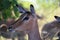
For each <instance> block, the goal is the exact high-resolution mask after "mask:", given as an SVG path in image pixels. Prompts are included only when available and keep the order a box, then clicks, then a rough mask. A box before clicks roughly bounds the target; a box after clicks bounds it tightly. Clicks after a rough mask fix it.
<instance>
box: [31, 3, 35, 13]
mask: <svg viewBox="0 0 60 40" xmlns="http://www.w3.org/2000/svg"><path fill="white" fill-rule="evenodd" d="M30 11H31V13H33V14H35V10H34V6H33V5H32V4H31V5H30Z"/></svg>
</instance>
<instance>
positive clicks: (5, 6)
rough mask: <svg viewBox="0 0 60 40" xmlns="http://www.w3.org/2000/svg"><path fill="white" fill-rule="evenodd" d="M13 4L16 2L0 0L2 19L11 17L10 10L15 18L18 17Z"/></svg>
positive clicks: (14, 0) (13, 0)
mask: <svg viewBox="0 0 60 40" xmlns="http://www.w3.org/2000/svg"><path fill="white" fill-rule="evenodd" d="M15 4H17V1H16V0H0V12H1V15H2V18H3V19H7V18H11V17H13V15H12V10H13V11H14V14H15V16H16V17H18V16H19V13H18V12H17V8H16V7H15ZM15 16H14V17H15ZM0 19H1V18H0Z"/></svg>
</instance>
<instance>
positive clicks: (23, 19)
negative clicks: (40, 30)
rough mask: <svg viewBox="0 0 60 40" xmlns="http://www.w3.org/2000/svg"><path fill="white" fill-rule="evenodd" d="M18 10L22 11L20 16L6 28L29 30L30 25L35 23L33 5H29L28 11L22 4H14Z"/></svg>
mask: <svg viewBox="0 0 60 40" xmlns="http://www.w3.org/2000/svg"><path fill="white" fill-rule="evenodd" d="M16 6H17V8H18V10H19V12H20V13H23V14H22V15H21V16H20V18H19V19H18V20H17V21H16V22H15V23H13V24H12V25H11V26H10V27H8V29H12V30H13V29H14V30H19V31H25V30H31V29H32V27H33V26H34V25H35V23H36V24H37V18H41V17H37V15H36V14H35V10H34V7H33V5H32V4H31V5H30V11H28V10H25V9H24V8H23V7H22V6H19V5H16Z"/></svg>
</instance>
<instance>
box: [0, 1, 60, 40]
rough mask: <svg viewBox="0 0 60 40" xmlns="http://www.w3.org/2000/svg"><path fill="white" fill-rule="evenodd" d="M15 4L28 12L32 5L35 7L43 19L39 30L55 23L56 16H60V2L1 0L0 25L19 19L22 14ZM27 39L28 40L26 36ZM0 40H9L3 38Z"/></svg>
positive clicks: (39, 21) (39, 23)
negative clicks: (50, 23) (52, 22)
mask: <svg viewBox="0 0 60 40" xmlns="http://www.w3.org/2000/svg"><path fill="white" fill-rule="evenodd" d="M15 4H19V5H22V6H23V7H24V8H26V9H27V10H29V7H30V4H33V5H34V8H35V11H36V14H37V15H39V16H42V17H43V19H42V20H38V25H39V30H41V29H42V28H43V26H44V24H46V23H49V22H51V21H54V20H55V18H54V16H55V15H57V16H60V0H0V25H1V24H2V23H5V22H7V21H8V22H9V21H11V20H13V21H15V20H17V19H18V18H19V16H20V15H21V14H20V13H19V11H18V9H17V7H16V6H15ZM9 24H11V23H8V25H9ZM40 32H41V31H40ZM25 38H26V40H27V37H26V36H25ZM0 40H7V39H6V38H4V37H2V36H1V37H0ZM8 40H9V39H8Z"/></svg>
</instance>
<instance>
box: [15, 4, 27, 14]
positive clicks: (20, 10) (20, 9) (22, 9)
mask: <svg viewBox="0 0 60 40" xmlns="http://www.w3.org/2000/svg"><path fill="white" fill-rule="evenodd" d="M16 6H17V8H18V11H19V12H20V13H25V12H26V10H25V9H24V8H23V7H22V6H19V5H18V4H16Z"/></svg>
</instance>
